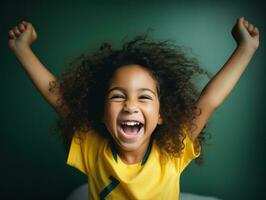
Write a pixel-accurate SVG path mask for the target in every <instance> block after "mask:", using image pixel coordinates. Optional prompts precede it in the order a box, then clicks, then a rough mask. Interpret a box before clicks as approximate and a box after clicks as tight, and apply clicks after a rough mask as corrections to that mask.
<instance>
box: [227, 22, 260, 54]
mask: <svg viewBox="0 0 266 200" xmlns="http://www.w3.org/2000/svg"><path fill="white" fill-rule="evenodd" d="M232 35H233V37H234V39H235V41H236V43H237V45H238V46H242V45H243V46H245V47H248V48H251V49H252V50H256V49H257V48H258V47H259V29H258V28H257V27H255V26H254V25H253V24H251V23H249V22H248V21H246V20H245V19H244V17H240V18H238V19H237V23H236V24H235V25H234V27H233V29H232Z"/></svg>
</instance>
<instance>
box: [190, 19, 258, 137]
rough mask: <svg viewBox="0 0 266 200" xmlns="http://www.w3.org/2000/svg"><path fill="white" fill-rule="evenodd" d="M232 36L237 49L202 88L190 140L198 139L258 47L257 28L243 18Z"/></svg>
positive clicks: (233, 30)
mask: <svg viewBox="0 0 266 200" xmlns="http://www.w3.org/2000/svg"><path fill="white" fill-rule="evenodd" d="M232 35H233V37H234V39H235V40H236V42H237V48H236V49H235V51H234V52H233V54H232V55H231V57H230V58H229V59H228V61H227V62H226V63H225V64H224V66H223V67H222V68H221V69H220V70H219V72H218V73H217V74H216V75H215V76H214V77H213V78H212V79H211V80H210V81H209V82H208V84H207V85H206V86H205V87H204V89H203V90H202V93H201V95H200V97H199V99H198V100H197V102H196V106H197V107H198V108H200V109H201V111H202V112H201V114H200V115H199V116H197V117H196V118H195V119H194V120H195V121H194V123H195V125H197V127H196V129H195V130H191V132H190V133H191V135H190V137H191V139H192V140H195V139H196V138H197V137H198V135H199V133H200V132H201V130H202V129H203V127H204V126H205V124H206V123H207V121H208V119H209V118H210V116H211V114H212V113H213V111H214V110H215V109H216V108H217V107H218V106H220V105H221V104H222V102H223V101H224V99H225V98H226V97H227V96H228V94H229V93H230V92H231V90H232V89H233V87H234V86H235V85H236V83H237V81H238V80H239V79H240V77H241V75H242V74H243V72H244V71H245V69H246V67H247V66H248V63H249V62H250V60H251V58H252V56H253V55H254V53H255V52H256V49H257V48H258V46H259V30H258V28H256V27H254V26H253V25H252V24H249V23H248V22H247V21H245V20H244V18H243V17H241V18H239V19H238V21H237V23H236V24H235V26H234V27H233V29H232Z"/></svg>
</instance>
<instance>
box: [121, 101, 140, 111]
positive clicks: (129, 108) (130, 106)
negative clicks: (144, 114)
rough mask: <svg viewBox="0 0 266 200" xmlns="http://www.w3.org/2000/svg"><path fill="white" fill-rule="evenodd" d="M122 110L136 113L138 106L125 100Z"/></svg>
mask: <svg viewBox="0 0 266 200" xmlns="http://www.w3.org/2000/svg"><path fill="white" fill-rule="evenodd" d="M123 111H125V112H128V113H137V112H138V108H137V106H135V105H134V104H133V103H132V102H129V101H126V102H125V105H124V107H123Z"/></svg>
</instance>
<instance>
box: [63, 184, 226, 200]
mask: <svg viewBox="0 0 266 200" xmlns="http://www.w3.org/2000/svg"><path fill="white" fill-rule="evenodd" d="M66 200H89V197H88V184H83V185H81V186H79V187H77V188H76V189H75V190H74V191H72V192H71V194H70V195H69V196H68V197H67V199H66ZM179 200H221V199H218V198H216V197H210V196H202V195H197V194H190V193H182V192H181V193H180V195H179Z"/></svg>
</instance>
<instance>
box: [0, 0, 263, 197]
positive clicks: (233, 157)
mask: <svg viewBox="0 0 266 200" xmlns="http://www.w3.org/2000/svg"><path fill="white" fill-rule="evenodd" d="M96 2H97V3H96ZM263 7H264V6H263V5H262V4H261V3H259V1H258V2H256V1H229V0H228V1H222V2H219V3H217V2H215V3H214V1H211V0H210V1H191V0H190V1H94V2H92V1H90V2H89V1H84V2H82V1H79V0H76V1H73V2H72V3H67V2H64V3H61V2H58V3H55V2H54V3H47V2H46V1H29V0H28V1H19V2H16V1H9V2H8V1H4V2H3V1H2V2H1V4H0V9H1V10H0V11H1V14H0V15H1V19H0V20H1V24H0V31H1V38H0V40H1V41H0V45H1V49H0V58H1V59H0V66H1V67H0V70H1V71H0V81H1V84H0V87H1V93H0V94H1V98H0V105H1V134H0V153H1V158H0V163H1V170H0V173H1V187H0V195H1V196H0V199H64V198H65V197H66V196H67V195H68V194H69V193H70V192H71V191H72V190H73V189H74V188H75V187H77V186H78V185H80V184H82V183H84V182H86V181H87V179H86V176H85V175H83V174H81V173H80V172H79V171H77V170H76V169H74V168H71V167H69V166H67V165H66V152H65V151H64V149H63V147H62V146H60V143H59V141H57V140H56V138H54V137H52V136H51V135H49V134H48V132H49V127H50V126H51V125H52V124H53V123H54V121H55V120H56V113H55V112H54V110H53V109H52V108H51V107H50V106H49V105H48V103H46V101H45V100H44V99H43V98H42V96H41V95H40V94H39V93H38V92H37V90H36V88H35V87H34V86H33V84H32V83H31V81H30V79H29V78H28V77H27V75H26V73H25V72H24V71H23V69H22V68H21V67H20V65H19V63H18V61H17V60H16V58H15V56H14V55H13V54H12V52H11V51H10V50H9V49H8V46H7V42H8V38H7V33H8V30H9V29H11V28H12V27H13V26H15V25H16V24H17V23H19V22H21V21H22V20H27V21H30V22H31V23H32V24H33V25H34V26H35V29H36V31H37V33H38V39H37V41H36V42H35V43H34V44H33V46H32V48H33V50H34V51H35V53H36V54H37V55H38V57H39V58H40V60H41V61H42V62H43V64H44V65H45V66H46V67H47V68H48V69H49V70H50V71H52V72H53V73H54V74H55V75H59V74H60V72H61V71H62V69H63V66H64V65H65V64H67V63H68V61H70V59H71V58H73V57H75V56H77V55H78V54H80V53H81V52H83V51H89V50H93V49H96V48H98V46H99V44H100V43H101V42H103V41H109V42H111V43H113V44H115V45H119V44H120V42H121V40H122V39H123V38H125V36H127V38H128V39H130V38H132V37H133V36H134V35H136V34H138V33H143V32H145V31H146V30H147V28H153V29H154V32H153V33H152V35H153V37H154V38H158V39H173V40H175V41H176V43H177V44H179V45H183V46H186V47H188V48H191V52H190V53H191V55H192V56H195V57H197V58H198V60H199V61H200V63H201V65H202V66H203V67H205V68H206V69H208V70H209V71H210V72H211V73H213V74H215V73H216V72H218V70H219V69H220V68H221V67H222V66H223V64H224V63H225V62H226V60H227V59H228V58H229V56H230V55H231V53H232V52H233V50H234V48H235V47H236V44H235V42H234V40H233V38H232V36H231V29H232V27H233V25H234V23H235V21H236V19H237V18H238V17H240V16H245V17H246V19H247V20H249V21H250V22H251V23H253V24H255V25H256V26H258V27H259V29H260V33H261V43H260V47H259V49H258V51H257V52H256V54H255V56H254V57H253V59H252V61H251V62H250V64H249V67H248V68H247V70H246V71H245V73H244V74H243V76H242V77H241V79H240V81H239V82H238V83H237V85H236V87H235V88H234V89H233V91H232V92H231V93H230V95H229V96H228V97H227V98H226V100H225V101H224V103H223V104H222V105H221V106H220V107H219V108H218V109H217V110H216V112H215V113H214V114H213V116H212V117H211V119H210V121H209V123H210V125H209V129H208V131H209V132H210V133H211V134H212V138H211V140H209V142H208V145H207V146H206V147H205V148H204V153H205V164H204V165H203V166H202V167H198V166H196V165H195V164H194V162H193V163H192V164H191V165H190V166H189V167H188V168H187V170H186V171H185V172H184V173H183V174H182V177H181V191H182V192H191V193H197V194H202V195H211V196H217V197H220V198H222V199H226V200H231V199H232V200H233V199H262V195H263V191H264V190H263V189H264V188H265V178H266V177H265V153H266V152H265V141H266V140H265V139H266V137H265V133H266V129H265V123H266V120H265V111H266V109H265V104H264V103H265V102H264V99H265V97H266V94H265V75H266V73H265V72H266V70H265V69H266V68H265V66H266V65H265V55H266V54H265V14H263ZM206 81H207V79H205V77H204V78H202V80H201V84H200V85H201V86H200V87H201V88H202V87H203V86H204V85H205V84H206V83H207V82H206ZM263 184H264V185H263Z"/></svg>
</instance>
